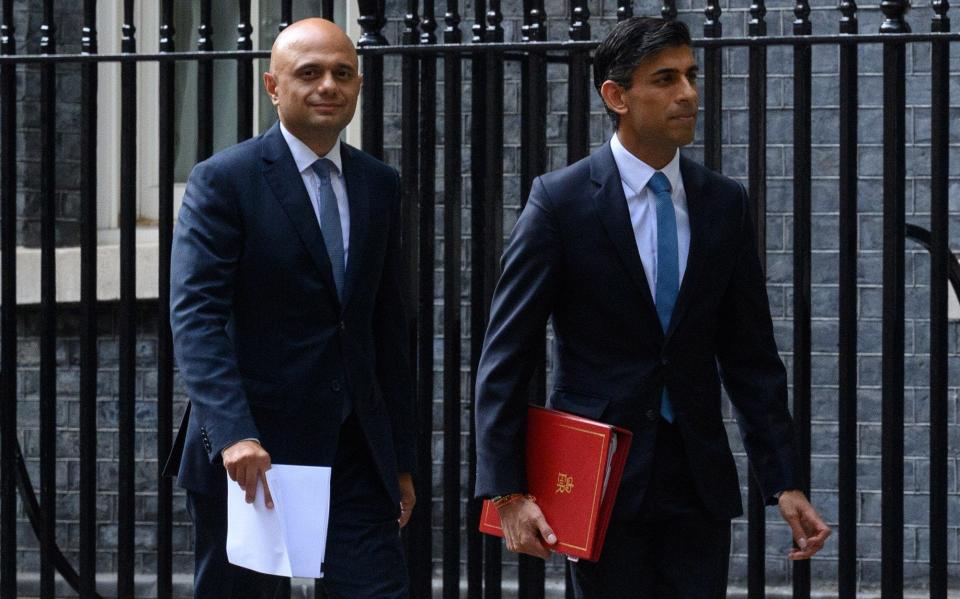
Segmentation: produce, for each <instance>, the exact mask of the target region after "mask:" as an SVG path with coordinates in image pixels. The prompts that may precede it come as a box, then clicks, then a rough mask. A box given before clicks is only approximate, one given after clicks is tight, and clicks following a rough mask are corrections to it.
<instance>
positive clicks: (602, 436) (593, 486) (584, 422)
mask: <svg viewBox="0 0 960 599" xmlns="http://www.w3.org/2000/svg"><path fill="white" fill-rule="evenodd" d="M632 437H633V435H632V433H631V432H630V431H628V430H626V429H622V428H619V427H615V426H612V425H609V424H604V423H602V422H596V421H593V420H589V419H587V418H583V417H580V416H576V415H573V414H568V413H566V412H559V411H557V410H548V409H546V408H540V407H537V406H530V408H529V410H528V412H527V487H528V492H529V493H530V494H531V495H533V496H534V497H536V498H537V505H539V506H540V509H541V510H542V511H543V515H544V517H545V518H546V519H547V522H548V523H549V524H550V526H551V527H552V528H553V531H554V533H555V534H556V535H557V544H556V545H555V546H554V547H553V548H554V549H555V550H556V551H557V552H559V553H563V554H565V555H567V556H570V557H573V558H583V559H587V560H591V561H596V560H597V559H599V558H600V550H601V549H602V548H603V539H604V537H605V536H606V534H607V524H609V522H610V513H611V512H612V510H613V503H614V501H615V500H616V498H617V489H618V488H619V486H620V478H621V476H622V475H623V467H624V465H625V464H626V462H627V453H628V452H629V450H630V441H631V439H632ZM480 532H484V533H487V534H491V535H496V536H498V537H502V536H503V530H502V529H501V527H500V516H499V514H497V509H496V508H495V507H494V506H493V502H492V501H490V500H489V499H488V500H486V501H484V502H483V512H482V513H481V514H480Z"/></svg>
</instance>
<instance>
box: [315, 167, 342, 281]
mask: <svg viewBox="0 0 960 599" xmlns="http://www.w3.org/2000/svg"><path fill="white" fill-rule="evenodd" d="M331 167H333V163H332V162H330V160H328V159H327V158H321V159H320V160H317V161H316V162H314V163H313V172H315V173H316V174H317V178H318V179H319V180H320V184H319V185H317V203H318V204H319V206H318V210H317V211H318V212H319V213H320V232H321V233H322V234H323V243H324V245H326V246H327V254H329V255H330V266H331V267H333V282H334V284H335V285H336V286H337V297H339V298H340V299H343V277H344V273H345V271H346V264H345V263H344V260H343V258H344V249H343V229H341V228H340V227H341V225H340V208H339V207H338V206H337V196H336V194H335V193H333V186H332V185H331V184H330V169H331Z"/></svg>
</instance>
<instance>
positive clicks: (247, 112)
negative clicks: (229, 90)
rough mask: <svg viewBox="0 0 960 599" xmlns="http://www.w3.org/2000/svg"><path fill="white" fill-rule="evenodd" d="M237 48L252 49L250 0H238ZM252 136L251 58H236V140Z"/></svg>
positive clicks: (239, 140)
mask: <svg viewBox="0 0 960 599" xmlns="http://www.w3.org/2000/svg"><path fill="white" fill-rule="evenodd" d="M239 12H240V22H239V23H238V24H237V34H238V37H237V50H241V51H242V50H253V37H252V35H253V25H251V24H250V0H239ZM251 137H253V59H252V58H238V59H237V141H238V142H241V141H243V140H245V139H250V138H251Z"/></svg>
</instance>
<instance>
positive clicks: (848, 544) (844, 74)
mask: <svg viewBox="0 0 960 599" xmlns="http://www.w3.org/2000/svg"><path fill="white" fill-rule="evenodd" d="M840 11H841V13H842V15H843V16H842V17H841V18H840V33H845V34H855V33H857V30H858V29H859V25H858V24H857V5H856V3H855V2H854V1H853V0H844V1H843V2H841V4H840ZM857 70H858V65H857V48H856V47H855V46H841V47H840V81H841V84H840V181H839V187H840V189H839V211H840V216H839V220H840V222H839V228H840V239H839V246H840V256H839V262H840V264H839V289H838V294H839V298H838V301H839V315H838V316H839V320H840V322H839V331H838V336H839V349H838V351H839V356H838V362H839V364H838V368H839V372H838V374H839V392H838V397H837V400H838V408H839V410H838V415H837V419H838V439H837V444H838V446H839V447H838V453H839V458H838V466H837V494H838V495H839V497H838V506H837V509H838V518H839V530H838V533H839V534H838V537H839V538H838V539H837V544H838V548H837V552H838V558H839V559H838V564H837V591H838V594H839V596H840V598H841V599H853V598H854V597H856V593H857V122H858V118H857V104H858V91H857Z"/></svg>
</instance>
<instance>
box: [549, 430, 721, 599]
mask: <svg viewBox="0 0 960 599" xmlns="http://www.w3.org/2000/svg"><path fill="white" fill-rule="evenodd" d="M729 555H730V521H729V520H726V519H724V520H718V519H716V518H714V517H713V516H711V515H710V514H709V513H708V512H707V510H706V508H705V507H704V505H703V502H702V500H701V499H700V497H699V495H698V493H697V491H696V488H695V487H694V482H693V479H692V477H691V475H690V468H689V465H688V462H687V459H686V454H685V452H684V449H683V439H682V438H681V436H680V432H679V430H677V428H676V427H675V426H673V425H670V424H668V423H666V422H665V421H662V420H661V422H660V425H659V427H658V429H657V442H656V448H655V450H654V464H653V473H652V475H651V480H650V484H649V486H648V487H647V491H646V493H645V494H644V499H643V504H642V508H641V510H640V514H638V515H637V517H636V518H635V519H633V520H629V521H625V522H623V521H621V522H611V523H610V527H609V529H608V530H607V537H606V539H605V541H604V546H603V551H602V552H601V554H600V560H599V561H597V562H588V561H585V560H581V561H579V562H576V563H572V562H568V563H570V564H571V578H572V580H573V585H574V595H575V596H576V597H577V599H620V598H631V599H633V598H636V599H649V598H657V599H701V598H702V599H714V598H722V597H726V593H727V568H728V561H729Z"/></svg>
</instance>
